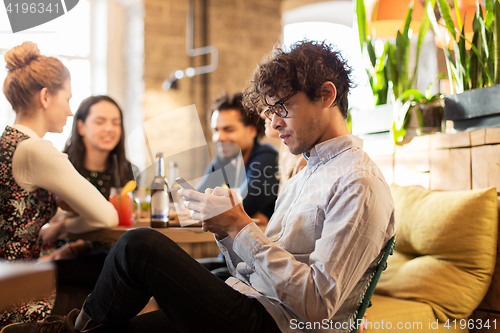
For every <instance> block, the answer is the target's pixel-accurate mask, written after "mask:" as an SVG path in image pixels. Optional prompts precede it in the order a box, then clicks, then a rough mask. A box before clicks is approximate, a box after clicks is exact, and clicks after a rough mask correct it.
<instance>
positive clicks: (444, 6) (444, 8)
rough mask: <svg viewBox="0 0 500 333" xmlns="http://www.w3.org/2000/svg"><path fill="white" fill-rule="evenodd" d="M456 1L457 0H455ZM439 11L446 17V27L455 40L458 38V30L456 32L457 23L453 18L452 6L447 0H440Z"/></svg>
mask: <svg viewBox="0 0 500 333" xmlns="http://www.w3.org/2000/svg"><path fill="white" fill-rule="evenodd" d="M455 1H456V0H455ZM438 6H439V11H440V12H441V16H442V17H443V19H444V22H445V24H446V25H445V27H446V29H448V32H449V33H450V35H451V37H452V38H453V39H454V40H457V36H456V32H455V23H454V22H453V19H452V18H451V8H450V5H449V4H448V2H447V1H446V0H438ZM443 45H444V44H443Z"/></svg>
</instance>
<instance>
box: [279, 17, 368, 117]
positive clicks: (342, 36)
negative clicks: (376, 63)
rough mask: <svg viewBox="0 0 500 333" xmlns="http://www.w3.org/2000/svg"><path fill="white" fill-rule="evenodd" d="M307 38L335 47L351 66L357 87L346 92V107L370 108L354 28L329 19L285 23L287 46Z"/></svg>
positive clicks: (357, 39)
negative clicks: (347, 95) (347, 105)
mask: <svg viewBox="0 0 500 333" xmlns="http://www.w3.org/2000/svg"><path fill="white" fill-rule="evenodd" d="M304 38H307V39H309V40H318V41H323V40H326V42H327V43H331V44H334V45H336V46H337V48H338V50H339V51H340V52H341V54H342V56H343V57H344V59H347V63H348V65H349V66H351V67H352V68H353V71H352V80H353V81H354V83H355V84H356V87H355V88H353V89H351V93H350V94H349V97H348V98H349V107H352V108H356V109H359V110H364V109H369V108H371V107H373V105H374V100H373V93H372V90H371V88H370V85H369V83H368V76H367V74H366V71H365V67H364V66H363V59H362V56H361V51H360V48H359V38H358V36H357V32H355V31H354V29H352V28H350V27H348V26H345V25H343V24H336V23H330V22H300V23H291V24H287V25H285V28H284V44H285V45H290V44H293V43H294V42H296V41H299V40H302V39H304Z"/></svg>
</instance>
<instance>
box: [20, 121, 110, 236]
mask: <svg viewBox="0 0 500 333" xmlns="http://www.w3.org/2000/svg"><path fill="white" fill-rule="evenodd" d="M12 127H13V128H15V129H17V130H18V131H21V132H23V133H24V134H26V135H28V136H29V137H30V138H29V139H27V140H24V141H22V142H21V143H19V145H18V146H17V148H16V150H15V152H14V156H13V157H12V174H13V176H14V179H15V181H16V182H17V183H18V184H19V186H20V187H21V188H22V189H24V190H26V191H28V192H32V191H34V190H36V189H38V188H43V189H45V190H47V191H49V192H52V193H53V194H54V195H57V196H58V197H60V198H61V199H62V200H64V201H65V202H66V203H67V204H68V205H69V206H70V207H71V208H72V209H73V210H74V211H75V212H76V214H77V216H74V217H71V218H67V219H66V230H67V231H68V232H70V233H75V234H78V233H83V232H87V231H92V230H96V229H101V228H112V227H115V226H117V225H118V214H117V212H116V210H115V208H114V207H113V204H111V203H110V202H109V201H108V200H106V198H104V197H103V196H102V194H101V193H100V192H99V191H98V190H97V189H96V188H95V187H94V186H93V185H92V184H91V183H89V182H88V181H87V180H86V179H85V178H83V177H82V176H81V175H80V173H79V172H78V171H76V169H75V168H74V167H73V165H72V164H71V162H70V161H69V160H68V156H67V155H66V154H63V153H61V152H60V151H58V150H57V149H56V148H55V147H54V146H53V145H52V143H51V142H50V141H48V140H44V139H42V138H40V137H39V136H38V135H37V134H36V133H35V132H34V131H33V130H32V129H30V128H28V127H26V126H23V125H19V124H15V125H14V126H12Z"/></svg>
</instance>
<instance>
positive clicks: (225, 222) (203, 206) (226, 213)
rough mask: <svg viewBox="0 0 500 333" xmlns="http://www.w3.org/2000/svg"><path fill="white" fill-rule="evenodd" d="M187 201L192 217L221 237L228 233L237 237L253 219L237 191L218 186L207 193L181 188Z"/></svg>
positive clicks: (206, 229) (180, 191) (207, 229)
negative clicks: (246, 211) (247, 212)
mask: <svg viewBox="0 0 500 333" xmlns="http://www.w3.org/2000/svg"><path fill="white" fill-rule="evenodd" d="M178 193H179V195H181V196H182V197H184V199H186V201H185V202H184V206H185V207H186V208H187V209H189V210H191V217H192V218H193V219H195V220H197V221H201V225H202V228H203V230H205V231H210V232H212V233H214V234H215V235H216V236H217V237H218V238H219V239H223V238H225V237H227V236H228V235H229V236H230V237H231V238H233V239H234V238H235V237H236V235H237V234H238V232H239V231H240V230H241V229H243V228H244V227H245V226H246V225H247V224H250V223H252V219H251V218H250V217H249V216H248V215H247V214H246V213H245V211H244V209H243V205H242V204H241V203H240V201H239V199H238V195H237V194H236V192H235V191H233V190H230V189H225V188H222V187H216V188H215V189H213V190H212V189H207V190H206V191H205V193H204V194H203V193H200V192H197V191H193V190H185V189H181V190H179V192H178Z"/></svg>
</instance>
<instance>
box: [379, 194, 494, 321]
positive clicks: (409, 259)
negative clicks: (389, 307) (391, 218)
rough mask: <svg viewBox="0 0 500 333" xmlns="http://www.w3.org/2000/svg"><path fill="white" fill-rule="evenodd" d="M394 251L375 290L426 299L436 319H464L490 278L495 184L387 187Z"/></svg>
mask: <svg viewBox="0 0 500 333" xmlns="http://www.w3.org/2000/svg"><path fill="white" fill-rule="evenodd" d="M391 191H392V195H393V198H394V205H395V218H396V225H397V236H396V251H395V253H394V255H393V256H391V257H389V261H388V268H387V270H386V271H385V272H384V273H383V274H382V276H381V278H380V281H379V283H378V286H377V290H376V292H377V293H379V294H383V295H389V296H393V297H398V298H403V299H410V300H417V301H421V302H424V303H428V304H429V305H430V306H431V307H432V309H433V310H434V313H435V315H436V318H438V319H439V320H443V321H444V320H447V319H448V318H451V319H454V318H457V319H458V318H466V317H468V316H469V315H470V314H471V313H472V311H473V310H474V309H475V308H476V307H477V306H478V305H479V303H480V302H481V300H482V299H483V297H484V295H485V294H486V291H487V290H488V287H489V285H490V282H491V276H492V274H493V270H494V266H495V258H496V246H497V232H498V230H497V229H498V221H497V218H498V216H497V215H498V212H497V204H498V203H497V193H496V189H495V188H489V189H482V190H467V191H428V190H424V189H421V188H415V187H403V186H398V185H391Z"/></svg>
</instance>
